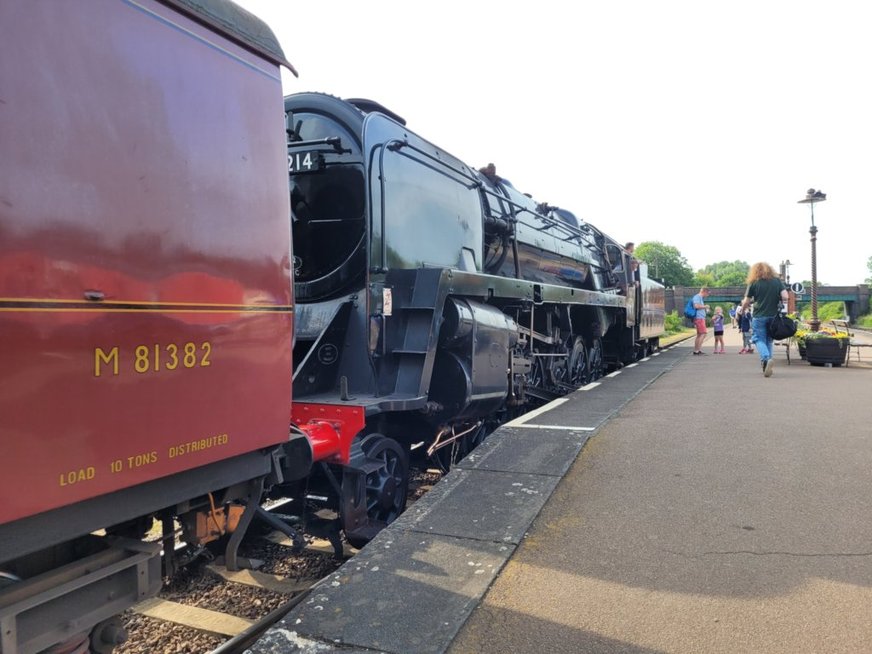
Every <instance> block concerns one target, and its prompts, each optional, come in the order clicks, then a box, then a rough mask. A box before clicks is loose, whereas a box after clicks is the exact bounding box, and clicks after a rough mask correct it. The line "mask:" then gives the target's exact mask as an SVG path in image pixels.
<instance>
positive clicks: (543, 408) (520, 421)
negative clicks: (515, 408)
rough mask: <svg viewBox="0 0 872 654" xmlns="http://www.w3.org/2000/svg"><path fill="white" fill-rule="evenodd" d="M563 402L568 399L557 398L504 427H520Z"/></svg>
mask: <svg viewBox="0 0 872 654" xmlns="http://www.w3.org/2000/svg"><path fill="white" fill-rule="evenodd" d="M564 402H569V398H568V397H558V398H557V399H556V400H551V401H550V402H549V403H548V404H546V405H545V406H540V407H539V408H538V409H534V410H533V411H530V412H529V413H525V414H524V415H522V416H518V417H517V418H515V419H514V420H512V421H511V422H507V423H506V424H505V426H506V427H520V426H521V425H523V424H524V423H525V422H527V421H528V420H532V419H533V418H535V417H536V416H541V415H542V414H543V413H545V412H546V411H550V410H551V409H554V408H555V407H558V406H560V405H561V404H563V403H564Z"/></svg>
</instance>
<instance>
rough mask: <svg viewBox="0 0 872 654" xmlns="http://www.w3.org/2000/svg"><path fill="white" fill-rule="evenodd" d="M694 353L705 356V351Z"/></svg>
mask: <svg viewBox="0 0 872 654" xmlns="http://www.w3.org/2000/svg"><path fill="white" fill-rule="evenodd" d="M694 355H697V356H705V352H694Z"/></svg>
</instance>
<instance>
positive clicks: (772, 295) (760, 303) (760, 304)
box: [745, 278, 786, 318]
mask: <svg viewBox="0 0 872 654" xmlns="http://www.w3.org/2000/svg"><path fill="white" fill-rule="evenodd" d="M785 288H786V287H785V286H784V284H783V283H782V282H781V280H780V279H777V278H772V279H758V280H757V281H756V282H751V283H750V284H749V285H748V289H747V290H746V291H745V297H749V298H753V300H754V316H755V317H756V318H766V317H772V316H774V315H775V314H777V313H778V303H779V302H781V291H782V290H784V289H785Z"/></svg>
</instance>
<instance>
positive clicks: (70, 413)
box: [0, 0, 663, 654]
mask: <svg viewBox="0 0 872 654" xmlns="http://www.w3.org/2000/svg"><path fill="white" fill-rule="evenodd" d="M0 24H3V25H4V26H14V29H10V30H7V34H6V35H5V36H6V38H4V40H3V43H2V46H0V47H2V53H3V55H4V56H2V57H0V79H3V80H4V91H3V102H2V104H0V115H2V123H0V130H2V132H0V135H2V140H3V143H4V156H3V157H2V158H0V334H2V338H0V361H2V362H3V366H2V370H0V416H2V418H0V447H2V452H3V454H4V460H3V470H2V473H0V497H2V498H3V501H2V502H0V652H3V654H30V653H33V652H40V651H43V650H46V649H47V648H49V647H53V646H55V645H56V644H60V647H61V648H62V649H63V651H80V652H85V651H100V652H104V651H110V650H111V649H112V647H113V646H114V645H115V644H116V643H117V642H119V641H120V640H121V639H122V638H123V633H122V630H121V629H120V627H119V624H118V623H117V622H116V621H115V620H114V619H113V616H115V615H116V614H117V613H120V612H121V611H123V610H124V609H125V608H127V607H129V606H130V605H131V604H133V603H135V602H137V601H140V600H142V599H144V598H146V597H148V596H150V595H153V594H155V593H156V592H157V591H158V589H159V588H160V585H161V577H162V571H163V572H167V573H168V572H171V571H172V569H173V567H174V566H175V564H176V562H177V556H176V555H175V554H174V550H173V547H172V546H171V544H172V543H173V541H174V538H175V537H176V536H177V535H178V534H177V533H176V530H177V527H176V525H178V529H179V530H180V532H181V534H180V535H181V538H182V540H183V541H184V542H186V543H187V544H188V545H189V546H190V548H191V549H192V550H193V551H194V552H196V551H198V550H200V549H202V548H203V547H204V546H206V545H209V546H210V547H212V546H215V545H220V546H221V548H222V549H223V553H224V556H225V559H226V562H227V565H228V567H231V568H234V567H241V566H243V565H245V561H243V560H241V557H239V556H238V555H237V552H238V547H239V543H240V540H241V538H242V535H243V534H244V533H245V531H246V529H247V528H248V526H249V525H250V524H251V523H252V521H253V520H254V519H255V518H256V517H258V516H260V517H263V518H264V519H267V520H270V519H269V518H268V517H267V516H265V515H262V513H263V512H262V509H261V508H260V504H261V501H262V499H263V498H264V497H265V496H267V495H269V496H273V497H281V498H283V499H286V500H289V509H288V511H286V513H288V512H294V513H296V514H297V515H299V516H301V517H302V518H303V519H304V520H305V517H306V516H307V515H309V514H310V513H311V512H312V510H313V509H315V508H319V507H321V506H326V507H329V508H332V509H333V510H334V511H335V515H336V516H338V517H337V519H336V521H337V523H338V526H339V527H341V528H342V529H343V530H344V531H345V534H346V536H347V537H348V539H349V540H350V541H352V542H353V543H355V544H362V543H365V542H366V541H367V540H368V539H370V538H371V537H372V536H373V535H374V534H375V533H377V531H378V530H379V529H381V528H382V527H384V526H385V525H386V524H388V523H389V522H391V521H392V520H393V519H395V518H396V517H397V516H398V515H399V513H400V512H401V511H402V510H403V508H404V503H405V497H406V493H405V489H406V486H407V484H408V480H409V470H410V459H411V458H412V457H421V458H422V459H425V460H428V461H436V462H438V463H439V464H441V465H450V463H451V462H452V460H455V459H456V458H457V457H459V456H462V455H463V454H464V453H465V452H467V451H468V450H469V449H470V448H472V447H474V446H475V445H476V444H477V443H478V442H479V441H480V440H481V439H482V438H484V437H485V436H486V435H487V434H488V433H489V432H490V431H491V430H493V429H494V428H495V426H496V425H497V424H499V423H500V422H501V421H503V420H505V419H506V418H508V417H510V416H512V415H514V414H518V413H520V412H522V411H524V410H526V409H527V408H529V407H530V406H531V405H533V404H534V403H537V402H543V401H547V400H548V399H550V398H552V397H555V396H557V395H560V394H563V393H566V392H568V391H570V390H572V389H574V388H577V387H579V386H582V385H584V384H586V383H588V382H590V381H592V380H595V379H596V378H597V377H599V376H600V375H601V374H603V372H604V371H605V370H606V369H608V368H610V367H614V366H619V365H622V364H624V363H627V362H629V361H632V360H634V359H636V358H638V357H639V356H641V355H642V354H644V353H646V352H648V351H650V350H651V349H653V348H654V347H656V346H657V337H658V335H659V334H660V332H661V331H662V325H663V288H662V286H660V285H659V284H657V283H656V282H654V281H652V280H650V279H648V277H647V274H646V268H645V266H644V264H642V265H640V266H639V267H638V269H636V268H634V265H633V261H632V260H631V258H630V256H629V255H628V253H627V252H626V251H624V250H623V249H622V248H621V247H620V246H619V245H618V243H617V242H615V241H614V240H613V239H611V238H609V237H608V236H606V235H605V234H603V233H602V232H600V231H599V230H597V229H596V228H594V227H593V226H592V225H590V224H588V223H585V222H583V221H580V220H579V219H577V218H576V217H575V216H574V215H573V214H572V213H571V212H569V211H566V210H564V209H560V208H557V207H552V206H548V205H545V204H537V203H535V202H534V201H533V200H532V199H531V198H529V197H528V196H526V195H524V194H523V193H520V192H518V191H517V190H515V188H514V187H513V186H512V185H511V184H510V183H508V182H507V181H506V180H501V179H499V178H497V177H495V176H494V175H490V174H489V173H488V174H485V173H482V172H479V171H476V170H474V169H472V168H470V167H468V166H466V165H465V164H463V163H462V162H461V161H459V160H458V159H456V158H455V157H453V156H452V155H450V154H448V153H447V152H445V151H443V150H441V149H439V148H438V147H436V146H434V145H432V144H430V143H428V142H427V141H425V140H423V139H422V138H420V137H418V136H417V135H415V134H414V133H412V132H411V131H409V130H408V129H407V128H406V126H405V123H404V121H403V120H402V119H401V118H400V117H399V116H397V115H395V114H393V113H392V112H390V111H389V110H387V109H386V108H384V107H381V106H379V105H377V104H376V103H373V102H371V101H366V100H349V101H343V100H339V99H337V98H334V97H330V96H327V95H322V94H311V93H309V94H298V95H293V96H290V97H288V98H284V99H283V97H282V90H281V81H280V77H279V71H280V68H281V67H287V68H289V69H291V70H293V69H292V67H291V66H290V64H289V63H288V62H287V61H286V60H285V57H284V54H283V52H282V51H281V48H280V47H279V45H278V43H277V42H276V40H275V38H274V37H273V35H272V32H271V31H270V30H269V28H268V27H267V26H266V25H264V24H263V23H262V22H261V21H259V20H258V19H257V18H255V17H254V16H251V15H250V14H248V13H246V12H244V11H242V10H241V9H239V8H238V7H236V6H235V5H234V4H233V3H232V2H228V1H227V0H197V1H196V2H192V1H191V0H137V1H136V2H130V1H129V0H101V1H99V2H97V1H95V2H91V3H87V4H85V5H83V6H79V5H75V6H73V5H72V4H66V3H61V4H56V3H51V4H50V5H49V4H43V3H31V2H25V1H24V0H18V1H13V2H4V3H0ZM94 34H100V35H101V38H99V39H95V38H94ZM283 103H284V121H283V120H282V110H283V107H282V104H283ZM486 172H487V171H486ZM288 175H289V177H288ZM289 179H290V190H289V184H288V180H289ZM292 233H293V238H294V240H295V244H294V245H295V248H294V249H293V250H292V248H291V235H292ZM295 295H296V298H295ZM295 299H296V301H295ZM154 518H158V519H159V520H158V523H159V525H160V526H162V530H161V531H158V534H157V536H158V542H147V541H146V539H145V538H144V536H145V534H146V532H148V531H150V530H151V531H153V530H154V529H153V526H154V524H155V522H154ZM271 520H272V521H271V524H272V525H273V526H274V527H277V528H280V529H283V530H285V531H287V532H288V533H290V534H293V532H294V530H293V529H291V528H290V527H289V526H288V525H287V524H282V523H281V521H277V520H275V519H271ZM162 544H163V545H162ZM162 552H163V557H161V553H162ZM161 558H162V559H163V561H161ZM161 568H163V570H162V569H161Z"/></svg>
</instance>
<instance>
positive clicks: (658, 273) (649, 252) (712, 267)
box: [633, 241, 872, 288]
mask: <svg viewBox="0 0 872 654" xmlns="http://www.w3.org/2000/svg"><path fill="white" fill-rule="evenodd" d="M633 255H634V256H635V257H636V258H637V259H639V260H641V261H644V262H645V263H647V264H648V274H649V275H650V276H651V277H653V278H655V279H660V280H662V282H663V284H665V285H666V286H695V287H698V288H701V287H703V286H708V287H710V288H719V287H724V286H744V285H745V280H746V279H747V277H748V270H749V269H750V264H749V263H748V262H746V261H738V260H736V261H719V262H717V263H711V264H709V265H707V266H705V267H704V268H702V269H701V270H697V271H694V270H693V269H692V268H691V267H690V264H688V263H687V259H685V258H684V256H683V255H682V254H681V252H679V250H678V248H676V247H674V246H672V245H666V244H665V243H661V242H659V241H645V242H644V243H640V244H639V245H637V246H636V251H635V252H634V253H633ZM866 267H867V268H868V269H869V277H868V278H866V280H865V281H866V283H867V284H872V257H869V260H868V261H867V262H866ZM802 284H803V286H805V287H810V286H811V281H803V283H802ZM824 285H825V283H824V282H821V281H818V286H824Z"/></svg>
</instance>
